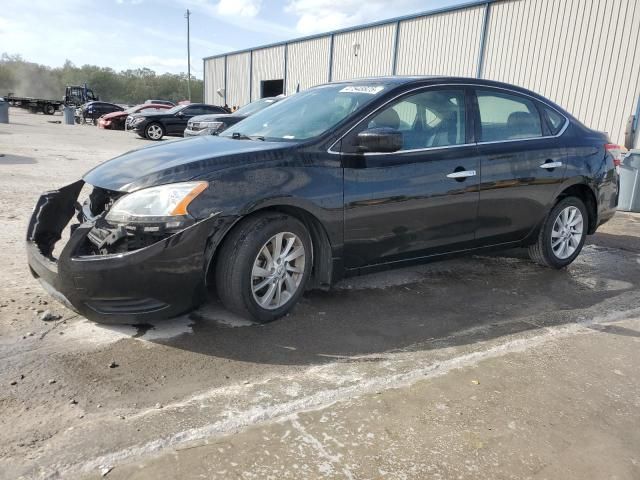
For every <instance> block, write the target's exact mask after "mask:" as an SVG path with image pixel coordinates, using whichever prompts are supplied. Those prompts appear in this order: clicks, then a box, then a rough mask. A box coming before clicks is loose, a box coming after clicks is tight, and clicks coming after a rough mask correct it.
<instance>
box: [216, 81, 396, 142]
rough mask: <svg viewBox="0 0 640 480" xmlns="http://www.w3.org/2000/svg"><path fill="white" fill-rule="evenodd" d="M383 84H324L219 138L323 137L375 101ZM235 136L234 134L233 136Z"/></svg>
mask: <svg viewBox="0 0 640 480" xmlns="http://www.w3.org/2000/svg"><path fill="white" fill-rule="evenodd" d="M383 89H384V87H383V86H381V85H370V86H369V85H345V84H339V85H323V86H321V87H315V88H311V89H309V90H306V91H304V92H301V93H297V94H295V95H293V96H291V97H289V98H286V99H284V100H281V101H279V102H278V103H276V104H275V105H273V106H272V107H269V108H265V109H264V110H262V111H260V112H258V113H256V114H254V115H252V116H250V117H249V118H246V119H244V120H242V121H241V122H238V123H237V124H236V125H234V126H233V127H232V128H229V129H227V130H226V131H224V132H223V133H222V134H220V136H222V137H235V138H254V137H256V138H260V139H263V140H267V141H296V140H307V139H310V138H313V137H317V136H318V135H321V134H323V133H324V132H326V131H327V130H329V129H330V128H331V127H333V126H334V125H336V124H338V123H339V122H340V121H341V120H343V119H344V118H346V117H347V116H348V115H350V114H352V113H353V112H355V111H356V110H358V109H360V108H362V107H363V106H364V105H366V104H367V103H369V102H370V101H371V100H373V99H374V98H375V97H376V96H377V95H379V94H380V93H381V92H382V91H383ZM234 134H235V135H234Z"/></svg>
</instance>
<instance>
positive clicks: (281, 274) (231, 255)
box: [215, 213, 312, 323]
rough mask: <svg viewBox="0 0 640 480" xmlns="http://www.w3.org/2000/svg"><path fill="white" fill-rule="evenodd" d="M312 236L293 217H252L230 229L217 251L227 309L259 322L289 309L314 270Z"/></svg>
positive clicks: (217, 271)
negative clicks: (312, 268)
mask: <svg viewBox="0 0 640 480" xmlns="http://www.w3.org/2000/svg"><path fill="white" fill-rule="evenodd" d="M311 249H312V246H311V238H310V236H309V233H308V231H307V229H306V227H305V226H304V225H303V224H302V222H300V221H299V220H297V219H296V218H294V217H291V216H289V215H284V214H280V213H268V214H263V215H257V216H255V217H250V218H248V219H247V220H245V221H243V222H242V223H240V224H239V225H238V226H237V227H235V229H234V230H233V231H232V232H231V233H230V234H229V237H228V238H227V239H226V240H225V242H224V245H223V246H222V248H221V249H220V251H219V252H218V254H217V258H218V260H217V264H216V268H215V282H216V289H217V291H218V296H219V297H220V300H221V301H222V303H223V304H224V305H225V307H227V308H228V309H229V310H231V311H233V312H235V313H237V314H239V315H241V316H243V317H248V318H251V319H253V320H254V321H256V322H259V323H266V322H270V321H272V320H275V319H277V318H279V317H281V316H282V315H284V314H286V313H287V312H288V311H289V310H291V308H293V306H294V305H295V303H296V302H297V301H298V299H299V298H300V296H301V295H302V293H303V292H304V289H305V285H306V283H307V280H308V278H309V274H310V272H311V266H312V265H311V263H312V253H311Z"/></svg>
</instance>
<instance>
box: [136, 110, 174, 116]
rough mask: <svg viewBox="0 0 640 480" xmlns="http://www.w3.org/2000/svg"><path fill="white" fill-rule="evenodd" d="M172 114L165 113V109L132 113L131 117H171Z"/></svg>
mask: <svg viewBox="0 0 640 480" xmlns="http://www.w3.org/2000/svg"><path fill="white" fill-rule="evenodd" d="M173 115H174V114H173V113H169V114H167V110H165V111H159V112H145V113H132V114H131V116H132V117H148V118H151V117H172V116H173Z"/></svg>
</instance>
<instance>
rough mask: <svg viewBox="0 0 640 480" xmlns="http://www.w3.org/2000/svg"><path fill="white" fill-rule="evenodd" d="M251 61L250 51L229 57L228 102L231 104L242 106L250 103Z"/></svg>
mask: <svg viewBox="0 0 640 480" xmlns="http://www.w3.org/2000/svg"><path fill="white" fill-rule="evenodd" d="M250 63H251V54H250V53H249V52H247V53H239V54H236V55H229V56H228V57H227V104H228V105H229V106H233V105H238V106H242V105H246V104H247V103H249V87H250V86H249V70H250Z"/></svg>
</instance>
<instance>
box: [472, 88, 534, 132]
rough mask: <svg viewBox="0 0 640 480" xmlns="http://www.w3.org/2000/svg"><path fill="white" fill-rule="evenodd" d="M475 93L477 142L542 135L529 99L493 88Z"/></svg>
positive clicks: (532, 103)
mask: <svg viewBox="0 0 640 480" xmlns="http://www.w3.org/2000/svg"><path fill="white" fill-rule="evenodd" d="M476 94H477V97H478V109H479V112H480V141H481V142H499V141H505V140H519V139H525V138H536V137H542V124H541V122H540V114H539V113H538V109H537V108H536V106H535V104H534V102H533V101H532V100H529V99H527V98H525V97H521V96H519V95H512V94H508V93H502V92H498V91H495V90H477V91H476Z"/></svg>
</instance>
